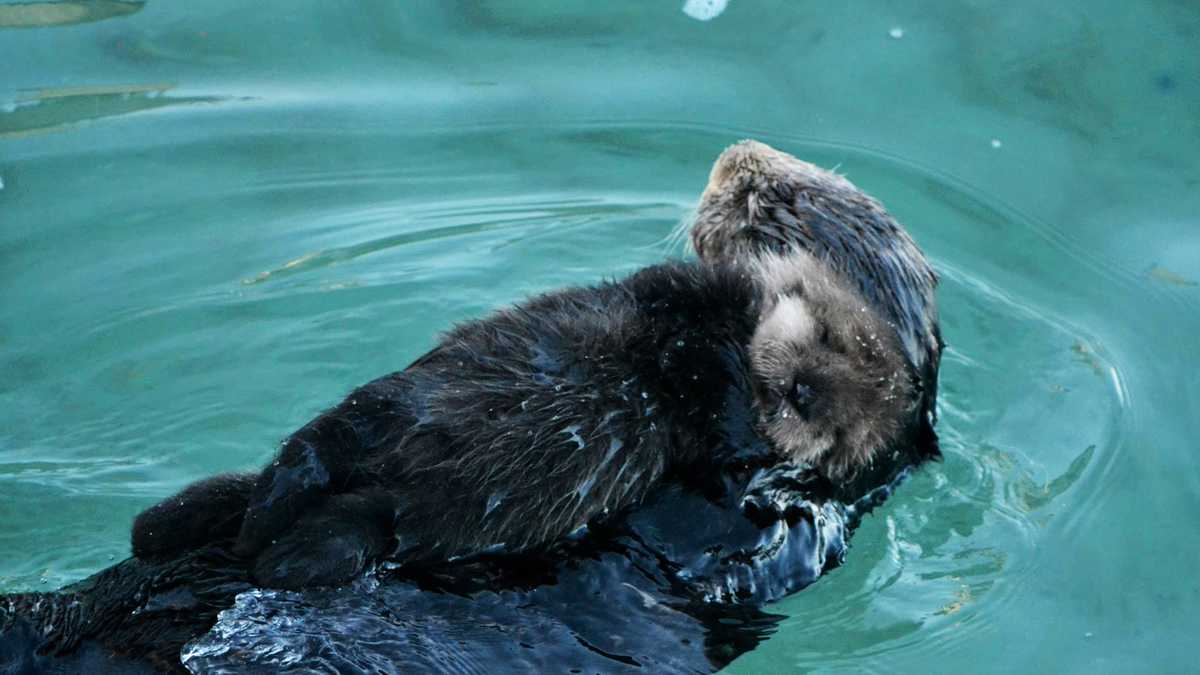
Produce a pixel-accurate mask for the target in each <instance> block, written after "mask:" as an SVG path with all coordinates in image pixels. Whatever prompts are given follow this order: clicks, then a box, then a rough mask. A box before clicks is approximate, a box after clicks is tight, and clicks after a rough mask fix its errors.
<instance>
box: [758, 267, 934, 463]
mask: <svg viewBox="0 0 1200 675" xmlns="http://www.w3.org/2000/svg"><path fill="white" fill-rule="evenodd" d="M754 265H755V266H756V268H757V269H756V270H755V272H756V273H757V274H759V275H760V276H759V278H760V279H762V280H763V287H764V293H765V300H764V303H763V310H762V313H761V315H760V318H759V324H758V327H757V329H756V331H755V334H754V337H753V339H752V340H751V344H750V369H751V375H752V381H753V383H754V389H755V391H754V395H755V403H756V406H757V413H758V421H759V426H760V429H761V432H762V433H763V435H764V436H765V437H766V438H767V439H768V440H769V441H770V442H771V444H772V445H773V446H774V447H775V449H776V451H777V452H779V453H780V454H782V455H784V456H785V457H787V458H788V459H789V460H791V461H798V462H806V463H808V464H811V465H813V466H814V467H815V468H816V469H817V470H818V471H819V472H820V473H821V474H822V475H824V476H825V477H827V478H830V479H834V480H840V479H844V478H846V477H848V476H850V475H852V474H853V473H854V471H856V470H857V469H859V468H860V467H863V466H865V465H867V464H868V463H869V462H870V461H871V460H872V458H873V457H874V456H875V454H876V453H878V452H880V451H882V450H884V449H886V448H888V447H889V446H892V445H893V444H895V443H896V442H897V441H898V440H899V436H900V434H901V433H903V432H904V430H905V428H906V425H907V421H908V420H910V419H911V418H912V413H913V410H914V407H915V406H916V404H917V401H918V398H919V397H918V392H917V385H916V384H915V383H914V378H913V376H912V375H911V372H910V370H909V368H908V365H907V361H906V360H905V357H904V353H903V351H902V350H901V347H900V344H899V341H898V340H897V338H896V336H895V330H894V329H893V328H892V327H891V326H889V325H887V324H886V323H885V322H883V321H882V320H881V319H879V317H878V316H877V315H876V314H875V312H874V311H873V310H871V309H870V308H869V307H868V306H867V303H866V302H865V301H864V300H863V299H862V298H861V296H859V295H858V294H857V293H855V292H853V291H851V290H850V289H849V288H848V287H847V286H846V285H845V284H844V282H842V280H841V279H840V278H839V277H838V276H837V275H836V273H834V272H832V271H831V270H830V269H829V268H828V267H827V266H825V265H822V264H821V263H818V262H817V261H816V260H814V259H813V258H812V257H811V256H808V255H804V254H799V255H798V254H795V253H793V254H791V255H789V256H788V257H786V258H783V257H778V256H773V255H768V256H766V257H764V258H762V259H760V260H758V261H756V262H755V263H754Z"/></svg>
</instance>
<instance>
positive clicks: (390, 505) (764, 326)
mask: <svg viewBox="0 0 1200 675" xmlns="http://www.w3.org/2000/svg"><path fill="white" fill-rule="evenodd" d="M739 391H740V392H741V393H742V394H743V395H741V396H739V395H738V392H739ZM736 401H750V402H751V404H750V407H751V408H752V410H749V411H747V410H740V409H731V407H738V406H740V405H741V404H736V403H733V402H736ZM918 402H919V397H918V385H917V381H916V378H915V376H914V374H913V372H912V371H911V370H910V369H909V367H908V364H907V363H906V362H905V359H904V356H903V352H902V350H901V347H900V343H899V341H898V340H897V338H896V335H895V332H894V331H892V330H890V329H889V327H888V326H887V324H886V323H885V322H884V321H883V320H882V319H881V318H880V317H879V316H878V315H877V314H876V313H875V312H874V311H873V310H871V308H870V307H869V304H868V303H867V301H866V300H864V299H863V298H862V297H861V296H860V295H859V293H858V291H856V290H855V289H854V288H853V287H851V286H850V285H849V284H848V283H846V282H845V281H843V280H842V279H841V277H840V276H839V275H838V274H837V273H835V272H833V271H832V270H830V269H829V268H828V267H827V266H825V265H822V264H820V263H819V262H817V261H816V260H814V259H811V258H807V259H806V257H805V256H803V254H801V253H795V252H793V253H791V254H789V255H788V256H786V257H779V256H771V255H763V256H756V257H755V258H753V259H752V260H750V261H747V262H745V263H742V264H738V265H709V264H704V263H696V264H685V263H669V264H664V265H658V266H654V267H650V268H647V269H644V270H642V271H640V272H638V273H636V274H634V275H632V276H630V277H628V278H626V279H624V280H622V281H618V282H611V283H604V284H600V285H596V286H591V287H582V288H574V289H568V290H565V291H560V292H555V293H548V294H545V295H542V296H539V297H536V298H533V299H531V300H529V301H527V302H524V303H521V304H519V305H517V306H515V307H513V308H510V309H506V310H502V311H500V312H498V313H496V314H494V315H492V316H491V317H489V318H486V319H483V320H478V321H472V322H468V323H465V324H462V325H460V326H459V327H457V328H455V329H454V330H452V331H451V332H449V333H448V334H447V335H446V336H445V337H444V338H443V339H442V340H441V343H440V344H439V346H438V347H436V348H435V349H433V350H432V351H431V352H429V353H428V354H426V355H425V356H423V357H421V358H420V359H418V360H417V361H416V362H414V363H413V364H412V365H411V366H409V367H408V368H407V369H406V370H404V371H402V372H398V373H394V374H392V375H388V376H386V377H383V378H381V379H378V380H375V381H374V382H371V383H369V384H367V385H365V386H363V387H361V388H359V389H358V390H356V391H354V392H353V393H351V394H350V395H349V396H348V397H347V398H346V399H345V400H344V401H343V402H342V403H341V404H340V405H338V406H337V407H335V408H333V409H331V410H329V411H327V412H325V413H324V414H322V415H320V416H319V417H317V418H316V419H315V420H313V421H312V422H310V423H309V424H307V425H306V426H305V427H303V428H302V429H300V430H299V431H297V432H296V433H295V434H293V435H292V436H291V437H290V438H289V439H288V440H287V441H286V442H285V443H284V445H283V447H282V449H281V451H280V453H279V455H278V457H277V459H276V460H275V461H274V462H272V463H271V465H269V466H268V467H267V468H266V469H265V470H264V471H263V472H262V473H261V475H259V476H257V477H256V478H254V479H253V481H251V480H250V479H249V478H248V477H246V476H225V477H217V478H215V479H209V480H208V481H204V482H202V483H198V484H196V485H194V486H192V487H190V488H188V489H187V490H184V492H183V493H181V494H180V495H178V496H176V497H172V498H168V499H167V500H165V501H163V502H162V503H161V504H159V505H157V506H155V507H152V508H151V509H149V510H147V511H146V512H144V513H143V514H141V515H140V516H139V517H138V519H137V521H136V523H135V525H134V530H133V549H134V553H135V555H136V556H138V557H141V558H148V559H152V558H155V557H163V556H171V555H176V554H178V553H179V552H180V551H184V550H187V549H189V548H191V547H195V546H199V545H203V544H206V543H208V542H210V541H212V540H213V539H214V538H220V537H229V536H234V535H236V537H237V544H236V550H237V551H238V552H239V553H240V554H241V555H245V556H247V557H249V558H252V559H253V563H252V572H253V575H254V577H255V579H256V580H257V581H258V582H259V583H261V584H263V585H267V586H275V587H284V588H298V587H304V586H311V585H326V584H333V583H339V582H342V581H345V580H348V579H349V578H351V577H352V576H354V575H356V574H357V573H358V572H359V571H361V570H362V568H363V567H364V566H365V564H366V563H367V562H368V561H370V560H373V559H377V558H379V557H381V556H387V557H389V558H391V559H393V560H397V561H400V562H404V563H411V562H427V561H436V560H447V559H452V558H455V557H458V556H466V555H471V554H476V553H480V552H487V551H495V550H503V551H505V552H520V551H528V550H537V549H538V548H539V547H544V546H547V545H550V544H552V543H554V542H555V541H557V540H560V539H561V538H562V537H564V536H566V535H568V534H569V533H571V532H573V531H575V530H578V529H580V528H581V527H584V526H585V525H587V524H588V523H589V521H591V520H592V519H594V518H597V517H600V516H603V515H604V514H608V513H612V512H616V511H619V510H621V509H623V508H625V507H627V506H630V505H632V504H635V503H637V502H639V501H640V500H641V499H642V498H643V497H644V496H645V495H646V494H647V493H648V491H649V490H650V489H651V488H652V487H654V486H655V485H656V484H657V483H658V482H659V481H660V479H661V478H663V477H664V476H665V475H667V474H668V473H672V472H677V473H680V474H685V475H686V474H689V473H696V472H703V471H704V467H705V466H711V465H713V464H715V463H716V461H717V460H718V459H719V458H718V455H719V454H720V453H721V452H722V451H723V448H727V446H728V445H729V439H726V438H725V437H724V435H723V434H724V432H723V429H724V428H725V426H724V421H725V420H726V418H728V417H729V416H731V415H738V416H745V415H751V416H753V417H754V418H755V419H757V420H758V422H759V429H760V433H761V434H762V435H763V436H764V437H765V438H767V439H768V440H769V442H770V445H771V447H772V448H773V450H774V451H775V452H776V453H777V454H778V457H779V458H780V459H782V460H783V461H789V462H801V463H806V464H809V465H811V466H812V467H814V469H815V470H816V471H817V472H818V473H820V474H821V475H823V476H826V477H828V478H830V479H834V480H837V479H840V478H842V477H844V476H846V475H847V474H848V473H850V472H852V471H854V470H855V469H856V468H858V467H860V466H862V465H863V464H864V463H866V462H868V461H870V459H871V458H872V456H873V455H874V454H875V453H877V452H879V451H882V450H883V449H885V448H888V447H892V446H894V445H895V444H897V443H899V442H901V440H902V438H904V437H906V436H907V435H908V434H910V433H911V430H910V429H909V428H908V426H907V422H906V420H909V419H911V418H913V417H914V410H915V409H916V406H917V405H918ZM251 482H252V483H253V486H252V487H251ZM218 500H219V501H220V503H221V507H220V508H219V509H218V508H214V504H215V503H216V502H217V501H218ZM239 502H241V503H244V504H245V509H244V511H243V510H242V509H241V508H240V504H239ZM230 505H237V506H235V508H232V509H230V508H228V507H229V506H230Z"/></svg>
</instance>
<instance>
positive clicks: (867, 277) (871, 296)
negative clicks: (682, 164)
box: [691, 140, 942, 456]
mask: <svg viewBox="0 0 1200 675" xmlns="http://www.w3.org/2000/svg"><path fill="white" fill-rule="evenodd" d="M691 243H692V246H693V247H694V248H695V250H696V252H697V254H699V256H700V257H701V259H703V260H707V261H713V262H715V261H724V262H729V261H734V260H741V259H746V258H754V257H758V256H761V255H762V254H764V253H766V252H774V253H784V254H786V253H788V252H791V251H806V252H808V253H810V254H812V255H813V256H815V257H816V258H818V259H819V260H821V261H823V262H826V263H827V264H829V265H830V266H832V267H833V268H834V269H835V270H837V271H838V272H839V273H841V274H842V275H843V276H844V277H846V278H847V279H849V280H850V281H851V283H852V284H854V285H855V286H856V287H857V290H858V291H859V292H860V293H862V295H863V297H865V298H866V299H867V300H868V301H870V303H871V305H872V307H874V308H875V309H876V310H877V311H878V312H879V313H880V315H881V316H882V317H883V318H884V319H885V320H886V321H887V322H888V323H889V324H891V325H892V326H893V327H894V328H895V331H896V334H897V335H898V337H899V338H900V341H901V344H902V345H903V347H904V352H905V354H906V356H907V357H908V361H909V363H910V364H911V365H912V367H913V369H914V371H915V372H916V373H917V375H918V376H919V378H920V385H921V388H922V390H923V391H922V403H921V406H920V410H919V411H920V415H921V419H920V420H919V423H920V429H921V433H920V439H919V442H920V443H921V446H922V448H923V450H924V452H925V453H926V454H928V455H930V456H937V455H938V451H937V436H936V434H935V433H934V431H933V424H934V422H935V421H936V409H935V404H936V400H937V382H938V365H939V362H940V360H941V354H942V338H941V331H940V329H939V327H938V310H937V301H936V299H935V297H934V289H935V288H936V286H937V282H938V278H937V274H936V273H935V272H934V271H933V268H932V267H930V265H929V262H928V261H927V260H926V259H925V256H924V254H923V253H921V250H920V249H919V248H917V245H916V243H914V242H913V240H912V237H910V236H909V234H908V233H907V232H906V231H905V230H904V228H903V227H902V226H901V225H900V224H899V223H898V222H896V219H895V218H893V217H892V216H891V214H889V213H888V212H887V210H886V209H884V207H883V205H882V204H880V203H879V202H878V201H876V200H875V199H873V198H872V197H870V196H868V195H867V194H866V193H864V192H863V191H862V190H859V189H858V188H857V187H855V186H854V185H853V184H852V183H851V182H850V181H848V180H846V179H845V178H843V177H842V176H839V175H837V174H836V173H833V172H832V171H826V170H824V169H821V168H819V167H817V166H814V165H812V164H809V163H808V162H804V161H801V160H799V159H797V158H795V157H793V156H792V155H789V154H787V153H785V152H781V151H779V150H776V149H774V148H772V147H770V146H768V145H766V144H764V143H760V142H758V141H753V140H746V141H742V142H740V143H737V144H735V145H733V146H731V147H729V148H728V149H726V150H725V152H723V153H722V154H721V156H720V157H718V158H717V161H716V162H715V163H714V164H713V168H712V172H711V174H710V175H709V180H708V185H707V186H706V187H705V189H704V194H703V195H702V196H701V198H700V206H699V208H698V209H697V213H696V218H695V220H694V221H693V223H692V228H691Z"/></svg>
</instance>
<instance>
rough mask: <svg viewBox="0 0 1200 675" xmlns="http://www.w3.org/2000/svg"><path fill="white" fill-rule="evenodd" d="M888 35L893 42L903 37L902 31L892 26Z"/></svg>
mask: <svg viewBox="0 0 1200 675" xmlns="http://www.w3.org/2000/svg"><path fill="white" fill-rule="evenodd" d="M888 35H890V36H891V38H892V39H893V40H899V39H900V38H902V37H904V29H903V28H901V27H900V26H892V29H891V30H889V31H888Z"/></svg>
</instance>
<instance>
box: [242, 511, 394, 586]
mask: <svg viewBox="0 0 1200 675" xmlns="http://www.w3.org/2000/svg"><path fill="white" fill-rule="evenodd" d="M395 513H396V507H395V502H394V500H393V499H392V497H391V496H390V495H389V494H388V493H387V492H386V491H384V490H381V489H367V490H363V491H359V492H347V493H343V494H339V495H334V496H333V497H330V498H329V499H327V500H325V501H324V502H323V503H321V504H320V506H319V508H316V509H313V510H310V511H308V512H306V513H304V514H303V515H301V516H300V518H299V519H298V520H296V522H295V523H293V524H292V526H291V527H290V528H288V530H287V532H286V533H284V534H283V535H282V536H281V537H280V538H279V539H277V540H275V541H272V542H271V543H270V544H268V545H267V547H266V548H265V549H263V551H262V552H261V553H259V554H258V556H257V557H256V558H255V560H254V562H253V563H252V565H251V573H252V575H253V576H254V580H255V581H256V582H258V583H259V584H262V585H263V586H267V587H271V588H284V589H291V590H296V589H301V588H308V587H311V586H336V585H340V584H343V583H345V582H348V581H350V580H352V579H353V578H354V577H356V576H358V575H359V574H360V573H361V572H362V571H363V569H365V568H366V566H367V565H368V564H370V563H371V562H373V561H375V560H377V559H378V558H380V557H381V556H383V555H384V554H385V553H387V552H388V549H389V548H390V547H391V545H392V542H393V541H394V534H393V530H394V522H395Z"/></svg>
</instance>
